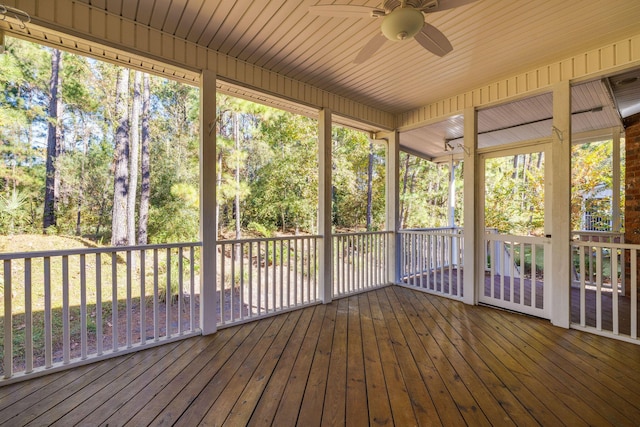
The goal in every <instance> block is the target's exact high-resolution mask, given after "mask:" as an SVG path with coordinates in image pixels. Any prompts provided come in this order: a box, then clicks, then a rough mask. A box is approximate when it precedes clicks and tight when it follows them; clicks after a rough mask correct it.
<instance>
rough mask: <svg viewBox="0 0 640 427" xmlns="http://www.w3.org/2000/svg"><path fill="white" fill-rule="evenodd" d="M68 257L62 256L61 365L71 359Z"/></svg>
mask: <svg viewBox="0 0 640 427" xmlns="http://www.w3.org/2000/svg"><path fill="white" fill-rule="evenodd" d="M69 317H70V315H69V256H68V255H63V256H62V363H64V364H65V365H66V364H68V363H69V360H70V358H71V327H70V326H69Z"/></svg>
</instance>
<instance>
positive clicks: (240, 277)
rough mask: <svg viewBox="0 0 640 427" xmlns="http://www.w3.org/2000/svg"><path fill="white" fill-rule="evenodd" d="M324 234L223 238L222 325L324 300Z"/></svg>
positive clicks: (220, 273) (220, 263) (220, 248)
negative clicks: (321, 271)
mask: <svg viewBox="0 0 640 427" xmlns="http://www.w3.org/2000/svg"><path fill="white" fill-rule="evenodd" d="M320 238H321V237H320V236H293V237H277V238H265V239H242V240H225V241H219V242H218V244H217V247H218V266H217V268H218V281H217V282H218V285H217V286H218V289H217V292H218V304H219V310H218V311H219V315H218V325H219V326H222V325H227V324H232V323H238V322H242V321H247V320H252V319H257V318H261V317H265V316H268V315H272V314H274V313H279V312H282V311H284V310H288V309H293V308H299V307H303V306H306V305H309V304H313V303H316V302H318V262H317V260H318V242H319V240H320Z"/></svg>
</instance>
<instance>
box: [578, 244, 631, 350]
mask: <svg viewBox="0 0 640 427" xmlns="http://www.w3.org/2000/svg"><path fill="white" fill-rule="evenodd" d="M609 240H610V241H602V240H600V241H584V240H573V242H572V258H573V266H574V271H575V272H574V281H573V285H574V289H572V293H571V298H572V304H571V305H572V311H571V322H572V325H571V326H572V327H575V328H577V329H584V330H587V331H589V332H595V333H598V334H602V335H607V336H611V337H614V338H618V339H624V340H628V341H632V342H636V343H638V251H639V250H640V245H631V244H625V243H618V242H615V241H611V240H615V239H613V238H612V239H609ZM575 287H577V288H578V289H575Z"/></svg>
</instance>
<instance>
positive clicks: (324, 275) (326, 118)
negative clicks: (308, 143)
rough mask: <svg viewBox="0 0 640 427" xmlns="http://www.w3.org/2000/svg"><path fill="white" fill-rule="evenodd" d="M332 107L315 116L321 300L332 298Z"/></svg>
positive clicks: (327, 301) (326, 300) (327, 302)
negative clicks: (316, 117) (320, 237)
mask: <svg viewBox="0 0 640 427" xmlns="http://www.w3.org/2000/svg"><path fill="white" fill-rule="evenodd" d="M331 163H332V160H331V110H329V109H326V108H325V109H323V110H320V114H319V117H318V234H320V235H321V236H322V239H321V240H320V243H319V245H320V248H319V253H318V258H319V259H318V265H319V266H320V268H319V270H318V276H319V277H318V284H319V286H320V289H319V292H320V299H321V300H322V302H323V303H325V304H329V303H330V302H331V301H332V299H333V275H332V266H333V257H332V248H333V234H332V232H331V184H332V174H331V169H332V164H331Z"/></svg>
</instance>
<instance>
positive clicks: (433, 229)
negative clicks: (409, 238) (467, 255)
mask: <svg viewBox="0 0 640 427" xmlns="http://www.w3.org/2000/svg"><path fill="white" fill-rule="evenodd" d="M444 230H456V231H461V230H464V228H463V227H430V228H403V229H402V230H398V233H413V232H423V231H444Z"/></svg>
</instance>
